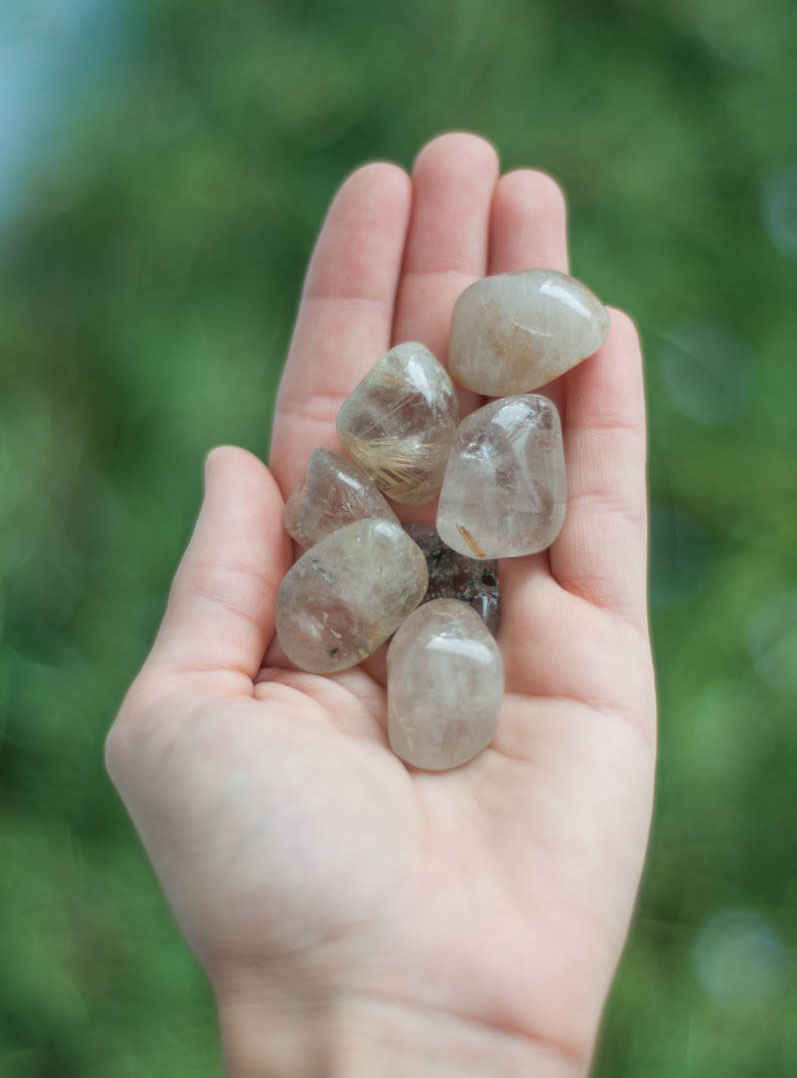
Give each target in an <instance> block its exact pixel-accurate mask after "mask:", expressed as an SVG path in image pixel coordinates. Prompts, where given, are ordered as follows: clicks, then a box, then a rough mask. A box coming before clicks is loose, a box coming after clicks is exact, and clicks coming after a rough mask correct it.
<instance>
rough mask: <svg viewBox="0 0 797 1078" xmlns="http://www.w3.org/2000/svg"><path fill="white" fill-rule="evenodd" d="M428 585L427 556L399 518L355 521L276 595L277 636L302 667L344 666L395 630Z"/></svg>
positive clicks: (308, 557)
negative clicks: (395, 522)
mask: <svg viewBox="0 0 797 1078" xmlns="http://www.w3.org/2000/svg"><path fill="white" fill-rule="evenodd" d="M427 584H428V576H427V572H426V561H425V560H424V556H423V554H422V553H421V550H420V548H419V547H418V546H417V544H416V543H414V542H413V541H412V540H411V539H410V537H409V536H408V535H407V533H406V532H405V531H404V529H403V528H402V527H401V526H400V525H399V524H394V523H392V522H391V521H388V520H358V521H355V523H354V524H348V525H347V526H346V527H344V528H339V529H338V530H337V531H334V532H332V534H331V535H328V536H327V537H326V538H325V539H322V540H321V541H320V542H318V543H316V545H315V546H314V547H312V549H311V550H308V551H307V552H306V553H305V554H303V555H302V557H301V558H299V560H298V561H297V562H296V564H295V565H294V566H293V568H292V569H290V570H289V571H288V573H287V575H286V577H285V579H284V580H283V582H282V586H281V587H280V590H279V596H278V598H277V638H278V639H279V642H280V645H281V647H282V650H283V651H284V652H285V654H286V655H287V656H288V658H289V659H290V660H291V662H293V663H295V664H296V666H298V667H300V668H301V669H302V670H310V671H312V672H313V673H316V674H330V673H333V672H334V671H336V670H345V669H346V668H347V667H350V666H356V664H357V663H358V662H360V661H361V660H362V659H365V658H366V657H367V656H368V655H370V654H371V653H372V652H374V651H376V649H377V648H378V647H379V645H380V644H383V643H384V642H385V640H387V638H388V637H389V636H390V635H391V634H392V633H394V632H395V631H396V629H397V628H398V627H399V625H401V623H402V622H403V621H404V619H405V618H406V617H407V615H408V614H409V613H411V611H413V610H414V609H415V607H416V606H417V605H418V603H420V601H421V599H423V596H424V594H425V592H426V587H427Z"/></svg>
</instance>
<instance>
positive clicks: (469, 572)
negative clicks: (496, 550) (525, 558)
mask: <svg viewBox="0 0 797 1078" xmlns="http://www.w3.org/2000/svg"><path fill="white" fill-rule="evenodd" d="M404 529H405V531H406V532H407V534H408V535H409V536H410V538H411V539H413V540H414V541H415V542H416V543H417V544H418V546H419V547H420V548H421V550H422V551H423V555H424V557H425V558H426V568H427V570H428V572H429V587H428V588H427V589H426V595H424V597H423V601H424V602H425V603H428V602H430V601H431V600H432V599H459V600H460V601H461V602H464V603H469V604H470V605H471V606H472V607H473V609H474V610H475V611H476V613H477V614H478V615H479V617H480V618H481V619H482V621H483V622H484V624H485V625H486V626H487V628H488V629H489V630H490V632H491V633H492V634H493V636H495V634H496V633H497V632H498V626H499V623H500V620H501V596H500V591H499V586H498V562H497V561H495V560H490V561H478V560H477V559H476V558H470V557H465V555H464V554H458V553H457V551H456V550H452V549H451V547H450V546H447V545H446V544H445V543H444V542H443V540H442V539H441V538H440V536H439V535H438V534H437V529H436V528H434V527H432V525H431V524H405V525H404Z"/></svg>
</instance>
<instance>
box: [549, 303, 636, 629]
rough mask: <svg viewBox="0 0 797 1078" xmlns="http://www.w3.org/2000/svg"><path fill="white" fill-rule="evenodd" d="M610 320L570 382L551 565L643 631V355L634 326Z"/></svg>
mask: <svg viewBox="0 0 797 1078" xmlns="http://www.w3.org/2000/svg"><path fill="white" fill-rule="evenodd" d="M611 318H612V328H611V333H610V335H609V339H608V340H607V341H606V343H605V344H604V346H603V347H602V348H601V349H600V351H599V352H598V353H597V354H596V355H595V356H592V357H591V358H590V359H588V360H586V361H585V362H584V363H582V364H580V365H579V366H578V367H576V368H574V369H573V370H572V371H571V372H570V374H569V376H568V379H567V402H566V422H565V430H564V441H565V457H566V462H567V481H568V504H567V515H566V517H565V523H564V527H563V528H562V531H561V533H560V535H559V537H558V539H557V540H556V542H555V543H554V544H553V546H552V547H551V549H550V552H549V555H550V565H551V571H552V573H553V575H554V577H555V579H556V580H557V581H558V582H559V584H561V585H562V587H564V588H566V589H567V590H568V591H570V592H572V593H574V594H576V595H580V596H582V597H583V598H585V599H587V600H589V602H591V603H593V604H595V605H596V606H598V607H602V608H605V609H610V610H614V611H616V612H619V613H621V614H623V615H624V616H626V617H627V618H629V619H630V620H631V621H633V622H634V623H635V624H637V625H639V626H644V625H645V623H646V619H647V598H646V580H647V492H646V482H645V398H644V388H643V380H642V354H641V350H640V345H639V337H638V336H637V332H636V328H635V327H634V324H633V322H632V321H631V319H630V318H629V317H628V316H627V315H625V314H623V313H622V312H620V311H616V310H612V311H611Z"/></svg>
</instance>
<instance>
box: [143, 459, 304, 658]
mask: <svg viewBox="0 0 797 1078" xmlns="http://www.w3.org/2000/svg"><path fill="white" fill-rule="evenodd" d="M282 509H283V501H282V495H281V494H280V491H279V488H278V486H277V484H276V482H275V480H274V479H273V478H272V476H271V473H270V472H269V470H268V469H267V468H266V466H265V464H263V463H262V461H260V460H258V458H257V457H255V456H253V455H252V454H251V453H248V452H247V451H246V450H245V449H237V448H235V447H234V446H222V447H220V448H218V449H214V450H212V452H211V453H210V454H209V455H208V458H207V461H206V464H205V497H204V500H203V502H202V509H201V510H200V513H199V518H198V519H197V522H196V527H195V528H194V534H193V535H192V537H191V542H190V543H189V545H188V549H187V550H186V552H185V554H184V556H183V560H182V562H181V563H180V567H179V568H178V570H177V574H176V575H175V578H174V583H173V585H172V589H171V592H170V595H169V602H168V605H167V608H166V613H165V615H164V618H163V623H162V624H161V627H160V631H159V632H158V636H157V639H156V641H155V646H154V647H153V650H152V655H151V656H150V662H151V663H153V664H154V665H156V666H159V667H161V668H164V667H165V668H168V669H169V670H170V671H172V672H175V673H179V672H197V671H208V670H213V671H225V670H226V671H235V672H238V673H242V674H245V675H246V677H247V678H249V679H252V678H254V677H255V675H256V674H257V672H258V670H259V669H260V663H261V660H262V658H263V655H264V653H265V650H266V648H267V647H268V645H269V643H270V641H271V637H272V636H273V633H274V609H275V605H276V601H277V592H278V590H279V586H280V583H281V582H282V578H283V576H284V575H285V573H286V572H287V570H288V568H289V566H290V562H291V544H290V541H289V539H288V537H287V535H286V534H285V532H284V530H283V527H282Z"/></svg>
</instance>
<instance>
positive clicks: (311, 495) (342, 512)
mask: <svg viewBox="0 0 797 1078" xmlns="http://www.w3.org/2000/svg"><path fill="white" fill-rule="evenodd" d="M371 517H377V518H379V519H380V520H391V521H393V523H394V524H398V517H397V516H396V514H395V513H394V512H393V510H392V509H391V508H390V506H389V505H388V503H387V499H386V498H385V496H384V495H383V494H382V493H381V491H379V490H377V488H376V485H375V484H374V483H372V482H371V480H370V479H369V478H368V476H367V475H366V474H365V472H363V471H362V469H361V468H358V467H357V465H356V464H352V462H351V461H350V460H347V459H346V458H345V457H344V456H343V455H342V454H341V453H336V452H335V451H334V450H332V449H315V450H314V451H313V452H312V454H311V455H310V460H309V461H308V464H307V471H306V472H305V473H304V478H303V479H302V481H301V483H299V485H298V486H297V487H296V489H295V490H294V492H293V494H291V496H290V498H288V501H287V502H286V504H285V511H284V513H283V516H282V521H283V524H284V525H285V531H286V532H287V533H288V535H290V536H291V538H292V539H295V540H296V542H297V543H300V544H301V545H302V546H303V547H304V548H305V550H309V548H310V547H311V546H314V545H315V544H316V543H317V542H319V540H321V539H323V538H324V537H325V536H327V535H330V534H331V533H332V532H334V531H337V529H338V528H343V527H345V526H346V525H347V524H352V523H354V521H355V520H367V519H369V518H371Z"/></svg>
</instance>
